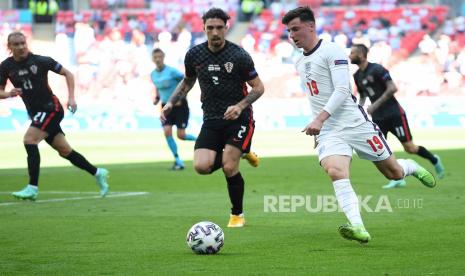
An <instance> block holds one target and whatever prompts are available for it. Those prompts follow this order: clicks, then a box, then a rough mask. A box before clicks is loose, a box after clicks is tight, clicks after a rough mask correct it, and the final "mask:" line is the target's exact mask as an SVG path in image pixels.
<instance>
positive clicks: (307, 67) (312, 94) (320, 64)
mask: <svg viewBox="0 0 465 276" xmlns="http://www.w3.org/2000/svg"><path fill="white" fill-rule="evenodd" d="M295 66H296V69H297V71H298V72H299V75H300V78H301V80H302V82H303V83H304V84H305V87H306V89H307V90H306V92H307V93H308V94H307V95H308V98H309V100H310V106H311V109H312V114H313V118H316V117H317V115H318V114H319V113H320V112H321V111H322V110H323V107H324V106H325V105H326V103H327V102H328V100H329V98H330V97H331V95H332V94H333V92H334V91H335V89H336V86H339V87H340V88H341V89H343V90H344V91H346V92H347V97H346V99H345V100H344V102H343V103H342V104H341V105H340V106H339V108H338V109H336V110H335V111H334V112H333V114H331V116H330V117H329V118H328V119H327V120H326V121H325V122H324V123H323V127H322V129H321V131H320V134H321V133H324V132H333V131H338V130H341V129H343V128H346V127H355V126H358V125H360V124H362V123H364V122H366V121H367V117H366V115H365V112H364V111H363V109H362V108H361V107H360V106H359V105H358V104H357V103H356V99H355V97H354V96H353V95H352V87H351V85H350V77H351V76H350V72H349V62H348V57H347V55H346V54H345V53H344V51H343V50H342V49H341V48H340V47H339V46H338V45H337V44H336V43H334V42H328V41H325V40H320V42H319V43H318V44H317V46H315V48H314V49H313V50H312V51H311V52H310V53H307V54H304V55H302V56H301V57H300V58H299V59H298V60H297V61H296V64H295ZM336 78H337V80H336Z"/></svg>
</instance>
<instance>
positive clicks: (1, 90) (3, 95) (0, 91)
mask: <svg viewBox="0 0 465 276" xmlns="http://www.w3.org/2000/svg"><path fill="white" fill-rule="evenodd" d="M21 93H22V91H21V88H13V89H11V90H10V92H7V91H5V86H4V85H0V99H7V98H13V97H16V96H19V95H21Z"/></svg>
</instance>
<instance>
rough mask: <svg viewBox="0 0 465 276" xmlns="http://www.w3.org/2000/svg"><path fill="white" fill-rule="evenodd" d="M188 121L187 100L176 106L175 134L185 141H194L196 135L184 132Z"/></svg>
mask: <svg viewBox="0 0 465 276" xmlns="http://www.w3.org/2000/svg"><path fill="white" fill-rule="evenodd" d="M188 123H189V106H188V105H187V101H186V100H184V102H183V103H182V104H181V105H180V106H177V107H176V127H177V132H176V133H177V136H178V138H179V139H181V140H185V141H195V140H197V137H196V136H195V135H193V134H189V133H186V128H187V125H188Z"/></svg>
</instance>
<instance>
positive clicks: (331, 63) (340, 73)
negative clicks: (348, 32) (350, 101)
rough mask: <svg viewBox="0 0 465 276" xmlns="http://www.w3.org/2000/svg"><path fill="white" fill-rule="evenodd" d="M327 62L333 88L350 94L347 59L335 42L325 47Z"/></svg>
mask: <svg viewBox="0 0 465 276" xmlns="http://www.w3.org/2000/svg"><path fill="white" fill-rule="evenodd" d="M327 50H328V51H327V55H326V58H327V60H326V61H327V63H328V67H329V70H330V72H331V79H332V82H333V85H334V89H335V90H339V91H340V92H343V93H348V94H350V93H351V92H350V91H351V90H350V72H349V59H348V57H347V55H346V54H345V53H344V51H343V50H342V49H341V48H340V47H339V46H338V45H337V44H335V43H334V44H330V46H329V47H328V49H327Z"/></svg>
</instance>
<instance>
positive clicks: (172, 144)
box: [163, 121, 184, 170]
mask: <svg viewBox="0 0 465 276" xmlns="http://www.w3.org/2000/svg"><path fill="white" fill-rule="evenodd" d="M163 134H164V135H165V139H166V143H167V144H168V148H169V149H170V151H171V153H172V154H173V157H174V164H173V167H172V168H171V169H172V170H183V169H184V162H182V160H181V158H180V157H179V154H178V145H177V144H176V141H175V140H174V138H173V125H172V123H171V122H168V121H166V122H165V123H164V124H163Z"/></svg>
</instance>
